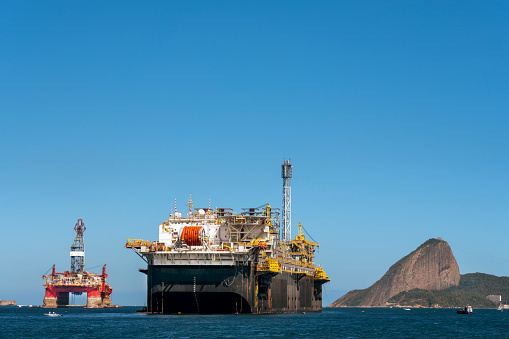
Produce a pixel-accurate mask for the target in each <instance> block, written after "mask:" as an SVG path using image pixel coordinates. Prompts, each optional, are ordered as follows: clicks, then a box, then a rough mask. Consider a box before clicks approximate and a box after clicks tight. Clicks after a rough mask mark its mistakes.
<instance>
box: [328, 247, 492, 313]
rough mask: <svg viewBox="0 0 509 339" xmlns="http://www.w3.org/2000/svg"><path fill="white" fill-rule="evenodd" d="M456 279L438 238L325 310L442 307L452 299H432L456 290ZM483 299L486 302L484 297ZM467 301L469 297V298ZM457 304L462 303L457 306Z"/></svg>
mask: <svg viewBox="0 0 509 339" xmlns="http://www.w3.org/2000/svg"><path fill="white" fill-rule="evenodd" d="M460 278H461V276H460V272H459V267H458V264H457V262H456V259H455V258H454V255H453V254H452V250H451V248H450V246H449V244H448V243H447V242H445V241H443V240H442V239H440V238H437V239H429V240H428V241H426V242H425V243H423V244H422V245H421V246H419V247H418V248H417V249H416V250H415V251H413V252H411V253H410V254H408V255H407V256H405V257H404V258H402V259H400V260H399V261H398V262H396V263H395V264H394V265H392V266H391V267H390V268H389V270H388V271H387V272H386V273H385V274H384V276H383V277H382V278H380V280H378V281H377V282H375V283H374V284H373V285H372V286H370V287H369V288H367V289H363V290H353V291H350V292H348V293H347V294H345V295H344V296H343V297H341V298H339V299H338V300H336V301H335V302H333V303H332V304H331V305H330V306H329V307H342V306H366V307H369V306H387V305H389V304H390V303H394V304H402V303H410V304H412V305H420V303H422V306H425V305H426V306H430V304H431V305H434V304H438V305H440V306H445V304H448V303H449V302H452V299H447V300H448V301H447V302H445V301H442V300H440V301H439V302H437V300H438V299H437V298H435V297H434V296H435V295H439V294H440V292H441V291H444V290H448V289H454V288H456V289H458V288H460V287H459V286H460ZM469 278H470V277H469ZM469 278H466V279H464V281H465V283H464V284H466V285H465V286H469V284H471V283H472V280H471V279H469ZM472 279H473V278H472ZM474 280H475V279H474ZM474 284H476V283H474ZM461 286H464V285H461ZM476 286H477V285H476ZM463 288H464V287H461V291H466V290H470V289H469V288H468V287H465V289H463ZM424 291H426V293H428V294H426V293H424ZM486 291H487V290H486ZM490 291H491V290H490ZM465 293H466V292H465ZM478 293H479V295H482V293H484V291H482V293H481V290H479V291H478ZM425 294H426V295H425ZM488 294H493V293H488ZM488 294H486V295H488ZM497 294H500V293H497ZM477 296H478V295H476V297H477ZM483 297H484V299H486V297H485V296H483ZM465 298H466V296H465ZM470 298H473V295H472V296H470ZM467 299H468V298H467ZM444 300H445V299H444ZM457 300H458V302H459V301H462V300H466V299H464V297H462V298H460V299H457ZM469 300H470V299H469ZM483 301H484V300H483ZM488 301H489V300H488ZM479 302H480V301H479ZM460 305H462V304H461V303H460ZM454 306H455V305H454Z"/></svg>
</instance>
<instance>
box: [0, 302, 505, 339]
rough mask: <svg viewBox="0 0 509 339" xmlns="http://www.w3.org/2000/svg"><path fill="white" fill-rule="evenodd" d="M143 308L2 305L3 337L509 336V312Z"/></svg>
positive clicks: (1, 329)
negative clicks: (158, 311)
mask: <svg viewBox="0 0 509 339" xmlns="http://www.w3.org/2000/svg"><path fill="white" fill-rule="evenodd" d="M138 309H139V307H123V308H117V309H83V308H69V309H58V310H56V311H57V312H58V313H62V314H64V316H63V317H56V318H51V317H47V316H44V313H47V312H48V309H42V308H27V307H23V308H18V307H0V338H239V337H244V338H251V337H269V338H297V337H299V338H369V337H387V338H398V337H399V338H430V337H434V338H438V337H457V338H473V337H478V338H487V337H509V310H508V311H506V312H501V311H497V310H474V312H475V313H474V314H471V315H461V314H456V311H455V310H453V309H412V310H410V311H405V310H404V309H399V308H392V309H390V308H382V309H379V308H364V309H361V308H341V309H324V311H323V312H322V313H308V314H302V313H298V314H277V315H164V316H162V315H145V314H137V313H136V310H138Z"/></svg>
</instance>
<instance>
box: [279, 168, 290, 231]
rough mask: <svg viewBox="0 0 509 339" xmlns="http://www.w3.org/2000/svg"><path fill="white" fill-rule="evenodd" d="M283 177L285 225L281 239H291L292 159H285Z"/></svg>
mask: <svg viewBox="0 0 509 339" xmlns="http://www.w3.org/2000/svg"><path fill="white" fill-rule="evenodd" d="M281 177H282V178H283V215H282V222H283V227H282V233H281V238H282V239H281V240H283V241H289V240H290V239H291V237H292V187H291V179H292V164H290V160H283V164H282V165H281Z"/></svg>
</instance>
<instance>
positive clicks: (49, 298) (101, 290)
mask: <svg viewBox="0 0 509 339" xmlns="http://www.w3.org/2000/svg"><path fill="white" fill-rule="evenodd" d="M85 229H86V227H85V224H84V223H83V220H82V219H78V222H76V225H75V226H74V230H75V231H76V237H75V238H74V242H73V243H72V245H71V252H70V255H71V271H65V272H64V273H56V272H55V265H53V268H52V271H51V274H49V275H43V276H42V278H43V279H46V282H45V283H44V284H43V286H44V287H45V288H46V294H45V295H44V304H43V307H47V308H55V307H67V306H69V293H73V294H75V295H79V294H82V293H87V305H86V307H89V308H100V307H110V306H111V296H110V295H111V292H112V291H113V289H112V288H111V287H110V285H107V284H106V277H108V275H107V274H106V265H104V266H103V269H102V274H101V275H99V274H95V273H91V272H87V271H85V270H84V269H85V243H84V241H83V232H85Z"/></svg>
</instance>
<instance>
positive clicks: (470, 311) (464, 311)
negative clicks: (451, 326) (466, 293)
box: [456, 306, 474, 314]
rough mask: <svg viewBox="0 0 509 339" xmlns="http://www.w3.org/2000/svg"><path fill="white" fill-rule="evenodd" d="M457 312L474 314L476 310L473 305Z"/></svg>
mask: <svg viewBox="0 0 509 339" xmlns="http://www.w3.org/2000/svg"><path fill="white" fill-rule="evenodd" d="M456 313H457V314H472V313H474V310H473V309H472V306H465V307H464V308H463V309H461V310H457V311H456Z"/></svg>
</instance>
